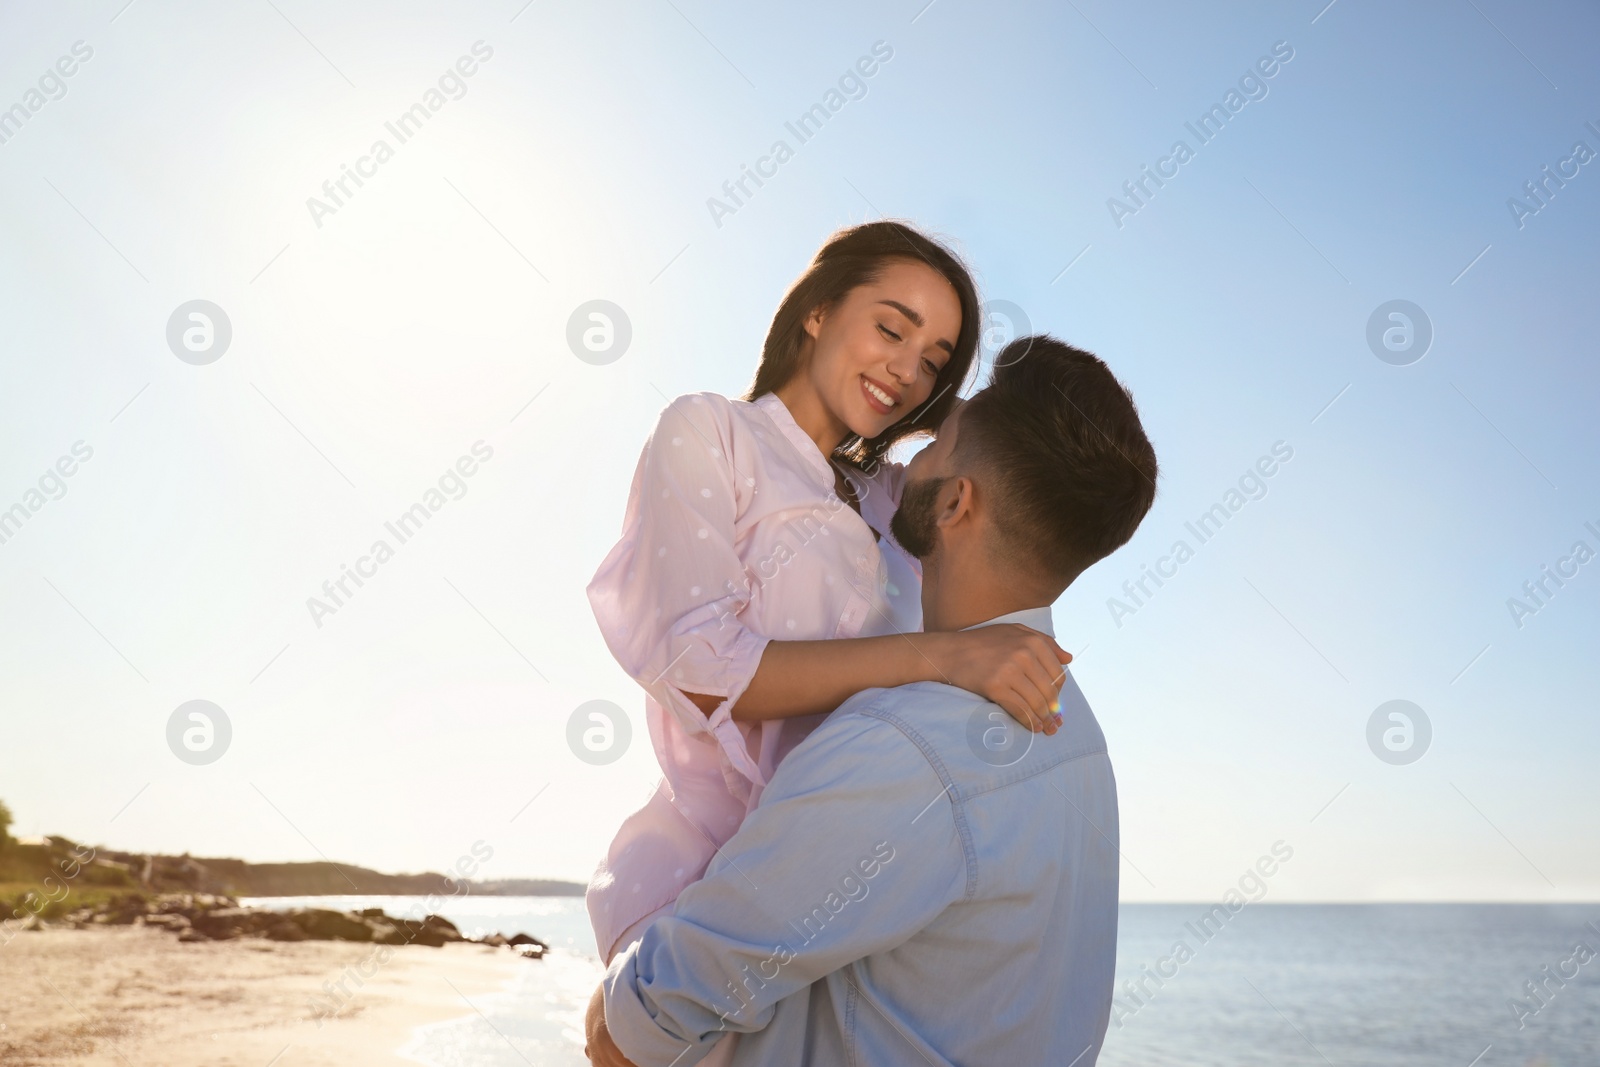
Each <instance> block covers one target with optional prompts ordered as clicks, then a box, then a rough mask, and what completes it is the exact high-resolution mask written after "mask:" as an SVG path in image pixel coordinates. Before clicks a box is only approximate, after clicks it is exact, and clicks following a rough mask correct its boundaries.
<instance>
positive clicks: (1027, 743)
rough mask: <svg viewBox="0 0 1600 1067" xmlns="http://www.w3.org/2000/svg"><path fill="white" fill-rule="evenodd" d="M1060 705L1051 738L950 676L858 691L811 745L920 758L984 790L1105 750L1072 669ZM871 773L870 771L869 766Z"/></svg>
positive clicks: (955, 783) (955, 781)
mask: <svg viewBox="0 0 1600 1067" xmlns="http://www.w3.org/2000/svg"><path fill="white" fill-rule="evenodd" d="M1060 708H1061V715H1062V723H1061V727H1060V728H1059V729H1058V730H1057V731H1056V733H1055V734H1054V735H1052V736H1046V735H1044V734H1036V733H1033V732H1031V731H1029V730H1028V729H1027V728H1026V727H1024V726H1022V725H1021V724H1020V723H1018V722H1017V721H1016V720H1015V719H1013V718H1012V717H1011V714H1010V713H1009V712H1007V711H1006V710H1005V709H1003V708H1002V707H1000V705H998V704H995V703H992V702H991V701H989V700H986V699H984V698H983V697H981V696H979V695H978V694H976V693H972V692H969V691H967V690H965V689H958V688H956V687H955V686H953V685H946V684H944V683H942V682H914V683H912V684H910V685H902V686H896V687H895V688H892V689H869V690H865V691H863V692H861V693H857V694H856V695H855V696H853V697H851V698H850V699H849V700H847V701H845V702H844V703H843V704H841V705H840V706H839V708H838V710H836V711H835V712H834V713H833V714H832V715H830V716H829V717H828V718H827V719H826V720H825V721H824V722H823V723H822V725H821V726H819V727H817V729H816V731H815V732H814V733H813V734H812V736H811V737H810V738H807V740H806V742H805V743H806V744H809V743H810V742H811V741H812V740H813V739H815V740H817V742H818V743H819V744H824V745H840V746H848V747H849V748H850V750H851V751H856V752H863V751H870V752H872V753H874V755H875V756H878V757H881V758H884V759H889V758H893V759H895V760H897V761H911V760H917V759H920V760H921V761H924V762H926V763H928V764H929V765H930V766H931V767H932V768H933V770H934V772H935V773H936V774H937V775H938V776H939V777H940V779H941V780H942V781H943V783H944V784H945V785H947V786H950V787H951V788H952V789H953V790H954V791H955V792H956V793H958V794H960V793H966V792H976V791H982V790H985V789H989V788H994V787H996V786H1000V785H1004V784H1006V783H1007V782H1011V781H1018V780H1021V779H1023V778H1027V777H1030V776H1031V775H1032V774H1034V773H1037V772H1039V771H1042V770H1046V769H1048V768H1049V767H1052V766H1054V765H1056V764H1060V763H1064V762H1067V761H1070V760H1074V759H1077V758H1079V757H1082V756H1092V755H1105V754H1106V739H1105V734H1104V733H1103V732H1102V731H1101V729H1100V723H1099V721H1098V720H1097V719H1096V718H1095V715H1094V712H1093V710H1092V709H1090V707H1089V703H1088V700H1087V699H1086V698H1085V697H1084V695H1083V691H1082V690H1081V689H1080V688H1079V687H1078V684H1077V682H1076V680H1075V679H1074V678H1073V677H1072V674H1071V671H1070V670H1069V671H1068V672H1067V676H1066V678H1065V680H1064V683H1063V685H1062V688H1061V704H1060ZM818 735H821V736H820V737H819V736H818ZM795 751H796V752H799V751H800V750H799V748H797V749H796V750H795ZM863 773H870V772H869V771H868V770H867V768H865V767H863Z"/></svg>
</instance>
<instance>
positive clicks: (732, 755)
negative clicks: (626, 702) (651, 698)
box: [662, 630, 772, 786]
mask: <svg viewBox="0 0 1600 1067" xmlns="http://www.w3.org/2000/svg"><path fill="white" fill-rule="evenodd" d="M771 640H772V638H770V637H763V636H761V635H760V634H756V633H752V632H751V631H749V630H745V631H743V632H742V633H740V634H739V635H738V637H736V638H734V640H733V643H732V644H731V645H730V646H729V647H728V649H727V650H726V652H725V653H724V655H723V656H722V657H720V658H721V660H722V664H723V666H722V670H721V671H720V672H719V673H721V675H722V677H721V678H720V679H716V681H718V682H720V684H717V685H715V686H714V687H712V686H708V688H714V689H717V690H721V691H722V692H723V694H725V695H724V696H723V698H722V702H721V703H720V704H718V705H717V706H716V708H715V709H714V710H713V711H712V712H711V714H710V715H707V714H706V713H705V712H703V711H701V710H700V708H699V707H698V706H696V704H695V703H694V701H692V700H690V699H689V698H688V697H686V696H684V695H683V694H684V691H685V690H687V691H689V692H704V690H702V689H699V688H697V687H696V684H695V682H694V681H692V680H691V679H688V678H682V679H679V678H676V677H674V676H670V675H669V676H668V677H665V678H663V679H662V683H663V689H664V692H663V693H662V696H664V697H665V698H666V700H667V701H668V702H669V703H668V704H667V706H668V707H669V708H671V709H672V710H673V711H674V712H675V713H676V714H677V716H678V718H679V720H680V721H682V722H683V723H684V725H685V727H686V728H687V729H689V730H690V731H691V732H698V730H700V729H704V730H706V731H708V732H709V733H710V734H711V736H712V737H713V738H715V739H716V742H717V744H718V745H719V746H720V747H721V749H722V751H723V753H724V754H725V755H726V756H727V758H728V762H729V763H730V764H731V765H732V767H733V769H734V770H735V771H737V772H738V773H739V774H740V775H742V776H743V777H745V778H747V779H749V781H750V782H752V783H753V784H755V785H760V786H765V785H766V784H767V783H766V777H765V776H764V775H763V774H762V773H761V768H760V767H759V766H757V764H756V761H755V760H754V759H753V758H751V755H750V749H749V746H748V745H746V744H745V739H744V734H743V733H742V732H741V731H740V729H739V724H738V723H736V722H734V721H733V705H734V704H735V703H737V702H738V700H739V698H740V697H741V696H743V695H744V691H745V690H746V689H748V688H749V687H750V681H751V679H753V678H754V677H755V675H756V669H757V668H759V667H760V666H761V657H762V654H763V653H765V652H766V649H767V644H768V642H770V641H771Z"/></svg>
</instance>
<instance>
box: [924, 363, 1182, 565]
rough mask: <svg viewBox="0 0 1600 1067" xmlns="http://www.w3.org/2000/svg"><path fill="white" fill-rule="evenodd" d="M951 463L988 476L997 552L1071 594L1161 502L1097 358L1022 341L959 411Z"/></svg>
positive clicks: (1138, 431)
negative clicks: (1090, 569)
mask: <svg viewBox="0 0 1600 1067" xmlns="http://www.w3.org/2000/svg"><path fill="white" fill-rule="evenodd" d="M951 458H952V461H953V462H954V463H955V465H956V468H957V469H958V470H962V469H965V468H970V469H973V470H975V471H981V472H982V473H983V475H984V478H983V484H984V487H985V489H986V490H987V491H988V492H989V493H990V494H992V497H993V510H994V518H995V525H996V528H997V529H998V531H999V533H1000V538H1001V543H1000V545H999V546H998V547H999V548H1000V549H1001V552H1002V554H1003V556H1004V557H1005V558H1007V559H1008V560H1009V561H1011V562H1013V563H1014V564H1016V565H1018V566H1021V567H1023V568H1024V569H1028V570H1032V569H1035V568H1037V569H1039V570H1042V571H1043V572H1044V576H1045V577H1047V578H1049V579H1051V580H1052V581H1053V582H1054V583H1055V584H1058V585H1062V586H1065V585H1066V584H1067V583H1069V582H1071V581H1072V579H1074V578H1076V577H1077V576H1078V575H1079V574H1080V573H1082V572H1083V571H1084V570H1086V569H1087V568H1088V567H1089V566H1090V565H1091V564H1093V563H1096V562H1098V561H1099V560H1102V559H1104V558H1105V557H1106V556H1109V555H1110V554H1111V553H1112V552H1114V551H1116V550H1117V549H1118V548H1121V547H1122V546H1123V545H1125V544H1127V543H1128V539H1129V538H1130V537H1132V536H1133V532H1134V530H1136V529H1138V528H1139V523H1140V522H1142V521H1143V520H1144V517H1145V514H1146V513H1148V512H1149V510H1150V505H1151V504H1152V503H1153V502H1154V501H1155V496H1156V474H1157V468H1156V452H1155V449H1154V448H1152V447H1151V445H1150V439H1149V438H1148V437H1146V436H1145V432H1144V426H1143V425H1141V424H1140V422H1139V411H1138V409H1137V408H1136V407H1135V406H1134V403H1133V396H1132V394H1130V393H1129V392H1128V390H1127V389H1126V388H1124V387H1123V385H1122V383H1121V382H1119V381H1117V378H1116V376H1115V375H1114V374H1112V373H1111V368H1109V367H1107V366H1106V365H1105V364H1104V363H1103V362H1101V360H1100V359H1099V358H1098V357H1097V356H1095V355H1094V354H1093V353H1091V352H1085V351H1084V350H1083V349H1081V348H1074V347H1072V346H1071V345H1069V344H1066V343H1065V342H1062V341H1058V340H1057V339H1055V338H1054V337H1050V336H1048V335H1043V334H1041V335H1035V336H1031V337H1019V338H1017V339H1016V340H1015V341H1012V342H1011V343H1010V344H1009V345H1007V346H1006V347H1005V349H1004V350H1003V351H1001V352H1000V354H999V355H998V356H996V357H995V362H994V369H993V371H991V373H990V377H989V382H988V384H987V385H985V386H984V387H983V389H981V390H979V391H978V393H977V394H976V395H975V396H973V397H972V399H971V400H968V401H967V403H966V406H965V407H963V408H962V409H961V422H960V428H959V429H958V431H957V433H956V446H955V451H954V453H953V454H952V457H951Z"/></svg>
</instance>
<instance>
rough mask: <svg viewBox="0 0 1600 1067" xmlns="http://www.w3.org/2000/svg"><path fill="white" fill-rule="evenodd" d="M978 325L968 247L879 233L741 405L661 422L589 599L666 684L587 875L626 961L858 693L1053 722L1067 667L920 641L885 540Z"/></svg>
mask: <svg viewBox="0 0 1600 1067" xmlns="http://www.w3.org/2000/svg"><path fill="white" fill-rule="evenodd" d="M978 330H979V311H978V300H977V294H976V291H975V289H974V287H973V284H972V280H971V278H970V276H969V275H968V273H967V271H966V269H965V267H963V266H962V264H961V263H960V262H959V261H958V260H957V259H956V257H955V256H954V255H953V254H951V253H950V252H949V251H948V250H947V249H946V248H944V247H943V246H942V245H940V244H938V243H937V242H935V241H932V240H930V239H929V238H927V237H925V236H923V235H922V234H920V233H918V232H917V231H915V230H913V229H911V228H910V227H908V226H905V225H902V224H899V223H893V222H874V223H868V224H865V225H862V226H857V227H853V228H851V229H847V230H843V231H841V232H839V233H837V234H835V235H834V236H833V237H832V238H830V239H829V240H828V242H827V243H826V244H824V245H823V247H822V249H821V250H820V251H819V252H818V253H817V256H816V258H815V260H814V261H813V262H812V264H811V267H810V269H809V270H807V272H806V273H805V275H804V276H802V277H801V278H800V279H799V281H797V282H796V283H795V284H794V286H793V287H792V288H791V289H790V290H789V292H788V294H787V295H786V296H785V297H784V300H783V303H782V304H781V305H780V306H779V308H778V311H777V314H776V315H775V316H774V317H773V320H772V326H771V328H770V330H769V331H768V333H767V339H766V344H765V346H764V348H763V351H762V357H761V364H760V367H759V369H758V370H757V372H756V377H755V382H754V384H753V385H752V386H751V387H750V391H749V393H748V394H747V395H746V397H745V398H744V399H743V400H739V401H734V400H729V399H727V398H726V397H722V396H719V395H717V394H714V393H699V394H694V395H691V396H686V397H680V398H679V399H677V400H676V401H674V402H673V403H672V404H671V405H669V406H668V408H667V409H666V411H664V412H663V413H662V415H661V418H660V421H659V422H658V423H657V425H656V428H655V431H654V433H653V434H652V435H651V438H650V440H649V442H648V443H647V444H646V445H645V449H644V453H643V455H642V456H641V457H640V460H639V466H638V468H637V470H636V472H635V474H634V479H633V486H632V489H631V491H630V495H629V499H628V508H627V513H626V518H625V520H624V524H623V534H622V539H621V540H620V541H619V542H618V544H617V545H616V547H615V548H613V549H612V551H611V552H610V554H609V555H607V557H606V558H605V561H604V562H603V563H602V564H601V565H600V569H599V571H598V572H597V573H596V574H595V577H594V580H593V581H592V582H591V583H590V585H589V590H588V592H589V600H590V603H591V605H592V606H593V608H594V612H595V617H596V619H597V620H598V621H599V623H600V629H601V631H602V633H603V634H604V635H605V639H606V643H607V645H608V646H609V647H610V648H611V651H612V653H613V654H614V655H615V656H616V657H617V660H618V662H619V663H621V665H622V667H623V669H624V670H626V671H627V672H628V674H629V675H630V676H632V677H633V678H634V679H635V680H637V681H638V682H639V684H640V685H642V686H643V687H644V689H645V691H646V693H647V694H648V699H647V700H646V711H647V718H648V721H649V727H650V737H651V740H652V742H653V743H654V745H655V750H656V756H657V758H658V759H659V760H660V763H661V767H662V771H663V775H664V779H663V781H662V783H661V784H660V785H659V786H658V787H657V789H656V791H655V793H654V794H653V795H652V796H651V798H650V800H649V801H648V802H647V803H646V804H645V805H644V807H643V808H641V809H640V810H639V811H637V812H635V813H634V814H633V815H631V816H629V817H628V819H627V820H626V821H625V822H624V823H623V826H622V828H621V830H620V831H619V832H618V834H617V837H616V840H615V841H614V842H613V843H612V845H611V849H610V851H609V853H608V854H607V856H606V859H605V860H604V861H603V862H602V863H601V864H600V867H599V868H598V869H597V871H596V872H595V876H594V879H593V881H592V882H591V884H590V886H589V892H588V906H589V914H590V919H591V921H592V923H593V925H594V929H595V938H596V942H597V944H598V945H599V947H600V951H601V954H602V955H603V956H604V958H605V959H606V961H607V962H609V961H610V960H611V958H612V956H614V955H615V954H616V953H617V952H618V951H620V950H621V949H622V948H623V947H625V946H626V945H627V944H628V943H629V942H630V941H632V940H634V939H636V938H637V937H639V936H640V935H641V934H642V933H643V930H644V928H645V926H647V925H648V923H649V921H650V920H651V919H653V918H655V916H656V915H658V914H662V913H664V912H667V911H670V910H671V906H672V902H673V901H674V900H676V899H677V896H678V894H679V893H680V892H681V891H682V890H683V888H684V887H685V886H687V885H688V884H690V883H691V882H693V881H695V880H697V879H698V878H700V877H701V875H702V874H704V872H705V868H706V864H707V863H708V862H709V861H710V859H711V857H712V855H713V854H714V853H715V851H716V849H717V848H718V847H719V846H720V845H721V844H722V843H723V842H725V841H727V840H728V838H729V837H731V836H732V835H733V833H734V831H735V830H736V829H738V826H739V823H740V822H741V821H742V820H743V819H744V816H745V814H746V813H747V812H748V811H750V810H751V809H753V808H754V807H755V804H756V802H757V801H758V800H759V799H760V796H761V790H762V788H763V787H764V786H765V785H766V783H767V781H768V779H769V778H770V776H771V774H772V771H773V769H774V767H775V766H776V765H777V764H778V762H779V761H780V760H781V759H782V758H783V757H784V755H786V754H787V753H788V752H789V751H790V750H791V749H793V748H794V746H795V745H797V744H798V743H799V742H800V741H801V740H803V739H804V738H805V736H806V735H807V734H808V733H810V731H811V730H812V729H813V728H815V727H816V725H817V724H818V723H819V722H821V720H822V718H823V716H825V715H826V714H827V713H828V712H830V711H832V710H833V709H834V708H835V707H837V706H838V705H839V704H841V703H842V702H843V701H844V700H845V699H846V698H847V697H849V696H851V695H852V694H854V693H857V692H860V691H861V690H863V689H867V688H871V687H874V686H894V685H902V684H906V683H910V682H915V681H943V682H949V683H951V684H953V685H958V686H961V687H962V688H966V689H970V690H972V691H974V692H977V693H980V694H982V695H984V696H986V697H988V698H989V699H991V700H993V701H995V702H996V703H998V704H1000V705H1001V706H1002V707H1004V708H1005V709H1006V710H1007V711H1009V712H1010V713H1011V714H1012V715H1013V716H1014V717H1015V718H1016V719H1017V720H1018V721H1019V722H1022V723H1024V724H1025V725H1027V726H1028V727H1029V728H1030V729H1042V730H1044V731H1045V732H1047V733H1054V732H1055V729H1056V720H1055V718H1054V717H1053V716H1052V715H1051V713H1052V712H1053V711H1054V710H1055V708H1054V701H1055V699H1056V695H1057V693H1058V691H1059V689H1060V683H1061V674H1062V672H1061V666H1060V665H1061V664H1064V663H1067V662H1069V661H1070V659H1071V657H1070V656H1068V655H1067V654H1066V653H1065V652H1063V651H1061V649H1060V648H1059V647H1058V646H1057V645H1056V644H1055V642H1054V641H1052V640H1050V639H1049V638H1048V637H1046V636H1044V635H1043V634H1039V633H1037V632H1036V631H1033V630H1030V629H1028V628H1026V627H1023V626H989V627H981V628H979V629H976V630H964V631H961V632H959V633H943V634H924V633H920V632H918V631H920V628H921V610H920V603H919V598H920V590H921V570H920V567H919V565H918V564H917V561H916V560H915V559H913V558H911V557H910V556H908V555H907V554H906V553H905V552H904V551H903V550H902V549H900V548H899V546H897V545H896V544H894V543H893V541H892V540H890V539H889V537H888V536H887V532H888V529H889V519H890V517H891V516H892V515H893V514H894V510H895V508H896V506H897V505H898V503H899V498H900V490H901V488H902V484H903V479H904V470H903V467H902V466H901V465H900V464H896V463H890V462H888V461H886V460H885V459H884V458H883V456H884V454H885V453H886V452H887V450H888V449H889V447H890V446H891V445H893V444H894V443H895V442H897V441H899V440H901V439H903V438H906V437H909V436H911V435H914V434H919V433H921V434H927V433H931V432H933V431H934V430H936V429H937V428H938V426H939V424H940V422H942V421H943V419H944V418H945V416H946V415H947V414H949V412H950V411H951V409H952V407H953V406H954V404H955V403H956V394H957V390H958V389H959V388H960V387H961V385H962V384H963V382H964V381H965V380H966V378H967V377H968V373H969V371H970V370H971V367H972V363H973V356H974V352H975V350H976V348H977V338H978ZM728 1046H729V1042H726V1041H724V1042H723V1045H722V1047H721V1048H719V1052H722V1051H725V1050H726V1049H727V1047H728Z"/></svg>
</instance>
